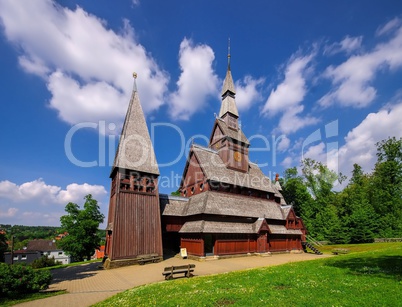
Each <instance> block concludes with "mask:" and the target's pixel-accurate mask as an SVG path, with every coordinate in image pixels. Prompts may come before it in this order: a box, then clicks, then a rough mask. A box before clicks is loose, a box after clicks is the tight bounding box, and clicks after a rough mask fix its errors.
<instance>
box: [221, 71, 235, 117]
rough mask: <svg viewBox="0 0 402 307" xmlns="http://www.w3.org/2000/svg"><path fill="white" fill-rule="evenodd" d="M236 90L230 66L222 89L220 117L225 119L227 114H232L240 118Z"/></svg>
mask: <svg viewBox="0 0 402 307" xmlns="http://www.w3.org/2000/svg"><path fill="white" fill-rule="evenodd" d="M235 95H236V90H235V86H234V83H233V78H232V73H231V72H230V64H228V69H227V71H226V77H225V81H223V88H222V104H221V109H220V111H219V117H223V115H225V114H226V113H231V114H233V115H235V116H236V117H239V111H237V106H236V101H235Z"/></svg>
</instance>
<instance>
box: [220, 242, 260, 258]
mask: <svg viewBox="0 0 402 307" xmlns="http://www.w3.org/2000/svg"><path fill="white" fill-rule="evenodd" d="M256 247H257V242H256V240H255V239H237V240H216V241H215V246H214V254H215V255H234V254H247V253H254V252H256V251H257V248H256Z"/></svg>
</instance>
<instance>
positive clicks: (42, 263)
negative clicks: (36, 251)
mask: <svg viewBox="0 0 402 307" xmlns="http://www.w3.org/2000/svg"><path fill="white" fill-rule="evenodd" d="M59 264H61V262H60V261H55V260H54V257H52V258H48V257H47V256H42V257H40V258H38V259H35V260H34V261H33V262H32V263H31V266H32V267H33V268H34V269H40V268H47V267H51V266H55V265H59Z"/></svg>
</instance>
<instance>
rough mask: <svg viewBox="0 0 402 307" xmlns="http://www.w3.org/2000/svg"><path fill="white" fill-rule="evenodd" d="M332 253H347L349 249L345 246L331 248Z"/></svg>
mask: <svg viewBox="0 0 402 307" xmlns="http://www.w3.org/2000/svg"><path fill="white" fill-rule="evenodd" d="M332 253H333V254H334V255H343V254H348V253H349V250H348V249H347V248H334V249H333V250H332Z"/></svg>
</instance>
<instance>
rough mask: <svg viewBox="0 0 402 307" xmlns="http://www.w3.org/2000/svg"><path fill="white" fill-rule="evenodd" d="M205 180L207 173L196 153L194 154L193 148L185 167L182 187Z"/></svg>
mask: <svg viewBox="0 0 402 307" xmlns="http://www.w3.org/2000/svg"><path fill="white" fill-rule="evenodd" d="M204 180H205V173H204V171H203V169H202V167H201V165H200V162H199V161H198V159H197V157H196V155H195V154H194V151H192V150H191V151H190V154H189V158H188V160H187V164H186V167H185V169H184V173H183V177H182V181H181V184H180V189H181V188H184V187H187V186H189V185H194V184H195V183H197V182H200V181H204Z"/></svg>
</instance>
